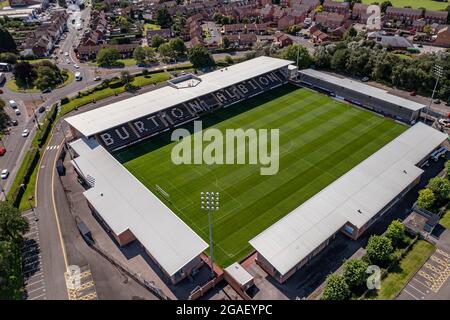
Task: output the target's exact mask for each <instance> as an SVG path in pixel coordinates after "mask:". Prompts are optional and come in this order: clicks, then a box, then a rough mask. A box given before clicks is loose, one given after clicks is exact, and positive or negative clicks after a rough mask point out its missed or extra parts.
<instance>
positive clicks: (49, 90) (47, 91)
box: [42, 88, 52, 93]
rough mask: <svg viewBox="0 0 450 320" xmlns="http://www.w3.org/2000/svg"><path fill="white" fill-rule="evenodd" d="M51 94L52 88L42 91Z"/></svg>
mask: <svg viewBox="0 0 450 320" xmlns="http://www.w3.org/2000/svg"><path fill="white" fill-rule="evenodd" d="M50 92H52V90H51V89H50V88H45V89H44V90H42V93H50Z"/></svg>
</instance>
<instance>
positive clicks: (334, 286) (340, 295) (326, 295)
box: [322, 274, 351, 300]
mask: <svg viewBox="0 0 450 320" xmlns="http://www.w3.org/2000/svg"><path fill="white" fill-rule="evenodd" d="M350 296H351V292H350V288H349V286H348V284H347V283H346V282H345V279H344V277H343V276H340V275H336V274H330V275H329V276H328V277H327V279H326V281H325V288H324V290H323V295H322V299H323V300H347V299H349V298H350Z"/></svg>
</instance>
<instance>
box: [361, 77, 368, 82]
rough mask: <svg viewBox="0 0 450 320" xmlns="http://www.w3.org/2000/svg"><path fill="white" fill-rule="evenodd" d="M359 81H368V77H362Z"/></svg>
mask: <svg viewBox="0 0 450 320" xmlns="http://www.w3.org/2000/svg"><path fill="white" fill-rule="evenodd" d="M361 81H362V82H367V81H369V78H368V77H364V78H362V79H361Z"/></svg>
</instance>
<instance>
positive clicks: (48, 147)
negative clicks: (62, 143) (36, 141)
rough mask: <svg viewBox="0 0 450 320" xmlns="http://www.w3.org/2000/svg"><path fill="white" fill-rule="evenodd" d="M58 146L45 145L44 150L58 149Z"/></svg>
mask: <svg viewBox="0 0 450 320" xmlns="http://www.w3.org/2000/svg"><path fill="white" fill-rule="evenodd" d="M58 148H59V146H58V145H56V146H47V148H46V150H58Z"/></svg>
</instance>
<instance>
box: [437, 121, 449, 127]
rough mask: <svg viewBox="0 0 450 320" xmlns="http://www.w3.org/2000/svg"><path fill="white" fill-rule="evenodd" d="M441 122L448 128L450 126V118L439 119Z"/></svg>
mask: <svg viewBox="0 0 450 320" xmlns="http://www.w3.org/2000/svg"><path fill="white" fill-rule="evenodd" d="M439 124H440V125H443V126H444V127H446V128H449V127H450V120H448V119H439Z"/></svg>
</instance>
